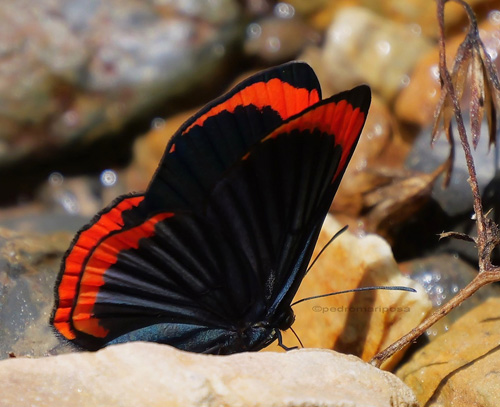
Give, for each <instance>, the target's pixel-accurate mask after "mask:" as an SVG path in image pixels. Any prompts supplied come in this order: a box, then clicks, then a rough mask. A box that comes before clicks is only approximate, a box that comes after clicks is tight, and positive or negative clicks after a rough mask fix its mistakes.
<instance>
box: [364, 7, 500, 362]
mask: <svg viewBox="0 0 500 407" xmlns="http://www.w3.org/2000/svg"><path fill="white" fill-rule="evenodd" d="M447 1H454V2H456V3H459V4H460V5H462V6H463V7H464V9H465V10H466V12H467V15H468V17H469V32H468V33H467V36H466V38H465V40H464V42H463V43H462V44H461V45H460V47H459V49H458V51H457V56H456V58H455V64H454V67H453V72H452V74H450V72H449V71H448V68H447V66H446V53H445V42H444V6H445V3H446V2H447ZM437 15H438V21H439V31H440V32H439V34H440V36H439V45H440V53H439V54H440V60H439V71H440V75H441V83H442V96H441V100H440V103H439V105H438V113H437V115H436V124H435V126H434V130H433V141H434V140H435V139H436V138H437V134H438V126H439V125H440V123H441V122H442V123H443V126H444V130H445V133H446V136H447V138H448V140H449V141H450V145H451V151H450V158H449V159H448V162H449V163H451V162H452V160H453V156H454V150H453V134H452V132H451V120H452V118H453V117H454V118H455V121H456V123H457V128H458V134H459V138H460V143H461V145H462V149H463V150H464V153H465V158H466V162H467V169H468V171H469V179H468V182H469V184H470V187H471V190H472V195H473V199H474V204H473V207H474V212H475V215H476V223H477V237H472V236H468V235H464V234H460V233H456V232H447V233H442V234H441V238H444V237H454V238H458V239H464V240H469V241H472V242H474V243H475V244H476V246H477V251H478V258H479V261H478V266H479V273H478V274H477V276H476V277H475V278H474V280H472V281H471V282H470V283H469V284H468V285H467V286H466V287H465V288H463V289H462V290H461V291H459V292H458V293H457V295H456V296H455V297H453V298H452V299H451V300H450V301H448V302H447V303H445V304H444V305H443V306H442V307H440V308H438V309H437V310H435V311H434V312H433V313H432V314H431V315H430V316H429V317H427V318H426V319H425V320H424V321H423V322H421V323H420V324H419V325H418V326H417V327H415V328H414V329H412V330H411V331H410V332H409V333H407V334H406V335H405V336H403V337H402V338H401V339H399V340H398V341H396V342H394V343H393V344H392V345H390V346H389V347H388V348H386V349H385V350H383V351H382V352H379V353H378V354H377V355H375V356H374V357H373V359H372V360H371V363H372V364H373V365H375V366H380V365H381V364H382V363H383V362H384V361H385V360H386V359H387V358H389V357H390V356H392V355H393V354H394V353H396V352H397V351H399V350H401V349H403V348H404V347H406V346H407V345H409V344H410V343H411V342H413V341H415V340H416V339H417V338H418V337H419V336H420V335H422V334H423V333H424V332H425V331H426V330H427V329H428V328H430V327H431V326H432V325H433V324H434V323H436V322H437V321H438V320H439V319H441V318H442V317H443V316H445V315H446V314H448V313H449V312H450V311H451V310H453V309H454V308H456V307H457V306H458V305H460V304H461V303H462V302H463V301H465V300H466V299H467V298H469V297H470V296H471V295H472V294H474V293H475V292H476V291H477V290H478V289H479V288H481V287H482V286H484V285H486V284H489V283H492V282H495V281H500V267H498V266H495V265H494V264H492V263H491V254H492V252H493V249H494V248H495V247H496V246H498V245H499V244H500V229H499V226H498V225H497V224H496V223H495V222H494V221H493V220H491V219H489V218H488V216H487V215H488V214H484V211H483V206H482V201H481V195H480V192H479V186H478V182H477V177H476V169H475V166H474V160H473V158H472V154H471V148H470V144H469V141H468V139H467V133H466V130H465V126H464V121H463V118H462V113H461V110H460V100H461V98H462V95H463V90H464V88H465V86H466V82H467V79H469V80H470V88H471V100H470V114H471V135H472V144H473V146H474V148H475V147H476V146H477V143H478V140H479V136H480V128H481V121H482V119H483V116H484V113H486V119H487V122H488V126H489V141H490V144H493V143H496V131H497V121H496V118H497V115H496V113H497V110H498V108H499V106H500V84H499V81H498V76H497V73H496V69H495V67H494V65H493V63H492V61H491V59H490V57H489V56H488V54H487V53H486V51H485V47H484V44H483V43H482V42H481V40H480V38H479V31H478V27H477V21H476V18H475V16H474V13H473V11H472V9H471V8H470V6H469V5H468V4H467V3H466V2H465V1H463V0H438V1H437ZM449 168H451V165H450V166H449Z"/></svg>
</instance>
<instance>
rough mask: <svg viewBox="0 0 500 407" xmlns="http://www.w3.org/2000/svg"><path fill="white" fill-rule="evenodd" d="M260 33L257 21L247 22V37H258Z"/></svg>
mask: <svg viewBox="0 0 500 407" xmlns="http://www.w3.org/2000/svg"><path fill="white" fill-rule="evenodd" d="M261 35H262V26H261V25H260V24H258V23H252V24H248V27H247V37H248V38H252V39H255V38H259V37H260V36H261Z"/></svg>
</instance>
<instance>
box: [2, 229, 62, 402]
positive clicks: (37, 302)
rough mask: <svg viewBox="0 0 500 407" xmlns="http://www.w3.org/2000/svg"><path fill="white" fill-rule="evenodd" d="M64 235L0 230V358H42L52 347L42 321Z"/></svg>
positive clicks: (46, 315) (49, 301) (51, 294)
mask: <svg viewBox="0 0 500 407" xmlns="http://www.w3.org/2000/svg"><path fill="white" fill-rule="evenodd" d="M70 236H71V235H69V234H68V233H55V234H52V235H37V234H34V233H18V232H13V231H10V230H7V229H3V228H0V359H4V358H6V357H8V355H9V354H14V355H16V356H21V355H23V356H24V355H30V356H41V355H46V354H47V352H48V351H49V350H50V349H51V348H53V347H54V346H56V345H57V344H58V340H57V338H56V336H55V334H54V332H53V330H52V328H51V327H50V326H49V324H48V320H49V317H50V314H51V312H52V307H53V297H54V283H55V279H56V276H57V271H58V270H59V264H60V261H61V256H62V255H63V253H64V252H65V251H66V249H67V247H68V245H69V242H70V241H71V237H70ZM0 404H1V402H0Z"/></svg>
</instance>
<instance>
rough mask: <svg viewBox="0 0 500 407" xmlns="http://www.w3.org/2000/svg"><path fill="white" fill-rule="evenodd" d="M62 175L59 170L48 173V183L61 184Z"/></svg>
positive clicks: (56, 185)
mask: <svg viewBox="0 0 500 407" xmlns="http://www.w3.org/2000/svg"><path fill="white" fill-rule="evenodd" d="M63 182H64V176H63V175H62V174H61V173H60V172H57V171H56V172H53V173H51V174H50V175H49V184H50V185H51V186H54V187H58V186H60V185H62V183H63Z"/></svg>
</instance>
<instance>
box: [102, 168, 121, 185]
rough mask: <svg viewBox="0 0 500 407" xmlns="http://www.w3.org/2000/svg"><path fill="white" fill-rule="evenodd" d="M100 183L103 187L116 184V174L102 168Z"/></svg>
mask: <svg viewBox="0 0 500 407" xmlns="http://www.w3.org/2000/svg"><path fill="white" fill-rule="evenodd" d="M100 178H101V184H102V185H103V186H105V187H111V186H113V185H115V184H116V181H117V179H118V176H117V175H116V172H114V171H113V170H104V171H103V172H101V177H100Z"/></svg>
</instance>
